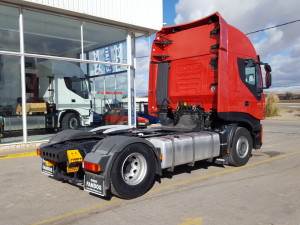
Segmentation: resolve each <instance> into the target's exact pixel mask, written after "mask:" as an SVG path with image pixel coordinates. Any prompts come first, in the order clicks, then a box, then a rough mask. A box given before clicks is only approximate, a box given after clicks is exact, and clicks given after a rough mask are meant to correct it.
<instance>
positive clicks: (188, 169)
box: [155, 160, 224, 183]
mask: <svg viewBox="0 0 300 225" xmlns="http://www.w3.org/2000/svg"><path fill="white" fill-rule="evenodd" d="M211 166H214V167H216V166H217V167H222V168H224V166H223V165H219V164H216V163H213V162H208V161H205V160H204V161H197V162H195V164H194V166H190V165H186V164H185V165H180V166H176V167H175V168H174V171H170V170H168V169H165V170H163V171H162V176H156V180H155V181H157V182H159V183H161V179H163V178H168V179H172V177H173V176H176V175H179V174H183V173H192V172H193V171H195V170H199V169H208V168H209V167H211Z"/></svg>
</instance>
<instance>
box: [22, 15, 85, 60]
mask: <svg viewBox="0 0 300 225" xmlns="http://www.w3.org/2000/svg"><path fill="white" fill-rule="evenodd" d="M80 26H81V22H80V21H79V20H74V19H70V18H66V17H61V16H55V15H50V14H45V13H40V12H34V11H30V10H24V44H25V52H26V53H33V54H40V55H51V56H59V57H68V58H80V53H81V35H80V32H81V31H80Z"/></svg>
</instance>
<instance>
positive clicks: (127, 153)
mask: <svg viewBox="0 0 300 225" xmlns="http://www.w3.org/2000/svg"><path fill="white" fill-rule="evenodd" d="M154 176H155V157H154V153H153V151H152V150H151V149H150V148H149V147H147V146H146V145H144V144H141V143H136V144H131V145H129V146H127V147H126V148H125V149H124V150H123V151H122V152H120V153H119V155H118V156H117V158H116V160H115V162H114V164H113V167H112V172H111V192H112V193H113V194H114V195H116V196H118V197H120V198H124V199H132V198H136V197H139V196H141V195H143V194H144V193H146V192H147V191H148V190H149V189H150V188H151V186H152V184H153V182H154Z"/></svg>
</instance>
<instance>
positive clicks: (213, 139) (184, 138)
mask: <svg viewBox="0 0 300 225" xmlns="http://www.w3.org/2000/svg"><path fill="white" fill-rule="evenodd" d="M147 140H148V141H150V142H151V143H152V144H153V145H154V146H155V147H156V148H160V150H161V154H162V162H161V168H162V169H166V168H172V169H174V167H175V166H178V165H182V164H187V163H194V162H195V161H199V160H204V159H211V158H214V157H217V156H219V155H220V137H219V134H217V133H214V132H206V131H203V132H192V133H185V134H181V135H167V136H161V137H151V138H147Z"/></svg>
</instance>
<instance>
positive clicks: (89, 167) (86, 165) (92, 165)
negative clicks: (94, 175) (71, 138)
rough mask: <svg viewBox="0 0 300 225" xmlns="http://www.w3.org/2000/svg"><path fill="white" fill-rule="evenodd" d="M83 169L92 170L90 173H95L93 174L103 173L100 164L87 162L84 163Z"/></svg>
mask: <svg viewBox="0 0 300 225" xmlns="http://www.w3.org/2000/svg"><path fill="white" fill-rule="evenodd" d="M82 167H83V168H84V169H86V170H90V171H93V172H100V171H101V166H100V164H95V163H90V162H86V161H83V162H82Z"/></svg>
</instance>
